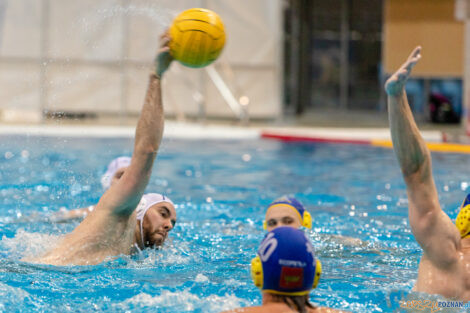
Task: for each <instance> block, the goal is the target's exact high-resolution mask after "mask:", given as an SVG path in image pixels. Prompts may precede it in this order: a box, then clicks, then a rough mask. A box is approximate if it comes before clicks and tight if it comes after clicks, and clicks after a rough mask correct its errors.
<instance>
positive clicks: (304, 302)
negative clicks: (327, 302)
mask: <svg viewBox="0 0 470 313" xmlns="http://www.w3.org/2000/svg"><path fill="white" fill-rule="evenodd" d="M271 296H272V297H273V300H274V302H284V303H285V304H287V306H288V307H289V308H291V309H293V310H296V311H297V312H299V313H307V308H311V309H315V306H314V305H313V304H311V303H310V301H309V299H308V298H309V295H303V296H283V295H275V294H271Z"/></svg>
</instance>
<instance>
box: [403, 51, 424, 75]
mask: <svg viewBox="0 0 470 313" xmlns="http://www.w3.org/2000/svg"><path fill="white" fill-rule="evenodd" d="M420 59H421V46H417V47H416V48H415V49H414V50H413V52H411V54H410V56H409V57H408V60H406V65H405V68H406V69H407V70H408V71H411V69H413V67H414V66H415V65H416V63H418V61H419V60H420Z"/></svg>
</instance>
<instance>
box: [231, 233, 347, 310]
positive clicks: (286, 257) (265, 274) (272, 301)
mask: <svg viewBox="0 0 470 313" xmlns="http://www.w3.org/2000/svg"><path fill="white" fill-rule="evenodd" d="M320 274H321V263H320V261H319V260H318V259H317V258H316V257H315V252H314V249H313V246H312V244H311V243H310V241H309V240H308V239H307V237H306V236H305V234H304V233H303V232H302V231H300V230H298V229H295V228H293V227H286V226H281V227H277V228H276V229H274V230H272V231H271V232H269V233H268V234H266V236H265V237H264V239H263V241H262V242H261V245H260V246H259V248H258V254H257V256H256V257H255V258H254V259H253V260H252V261H251V276H252V278H253V282H254V284H255V285H256V287H258V288H259V289H260V290H261V293H262V305H261V306H256V307H249V308H239V309H234V310H231V311H229V312H231V313H235V312H246V313H264V312H266V313H291V312H300V313H326V312H329V313H334V312H342V311H338V310H335V309H330V308H324V307H323V308H321V307H315V306H314V305H313V304H312V303H310V301H309V294H310V291H311V290H312V289H314V288H316V286H317V284H318V282H319V280H320ZM227 313H228V312H227Z"/></svg>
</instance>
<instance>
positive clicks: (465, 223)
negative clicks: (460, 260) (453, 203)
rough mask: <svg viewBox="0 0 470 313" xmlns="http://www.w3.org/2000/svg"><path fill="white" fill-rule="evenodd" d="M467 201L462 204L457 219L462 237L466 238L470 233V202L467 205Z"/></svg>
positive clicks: (456, 222) (456, 223) (456, 224)
mask: <svg viewBox="0 0 470 313" xmlns="http://www.w3.org/2000/svg"><path fill="white" fill-rule="evenodd" d="M464 204H465V201H464V203H463V204H462V208H461V209H460V212H459V215H457V219H456V220H455V226H457V229H458V230H459V232H460V237H461V238H466V237H468V236H469V235H470V204H467V205H465V206H464Z"/></svg>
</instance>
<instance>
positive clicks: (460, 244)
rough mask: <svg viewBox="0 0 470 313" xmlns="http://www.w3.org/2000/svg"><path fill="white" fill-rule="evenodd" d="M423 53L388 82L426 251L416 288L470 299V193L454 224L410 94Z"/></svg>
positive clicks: (414, 226) (413, 213)
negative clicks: (441, 201) (443, 201)
mask: <svg viewBox="0 0 470 313" xmlns="http://www.w3.org/2000/svg"><path fill="white" fill-rule="evenodd" d="M420 58H421V47H417V48H415V50H414V51H413V52H412V53H411V54H410V56H409V57H408V59H407V60H406V62H405V63H404V64H403V65H402V66H401V67H400V68H399V69H398V70H397V71H396V72H395V73H394V74H393V75H392V76H391V77H390V78H389V79H388V80H387V82H386V83H385V90H386V92H387V98H388V114H389V120H390V131H391V134H392V141H393V149H394V150H395V154H396V156H397V158H398V162H399V164H400V167H401V171H402V173H403V177H404V180H405V183H406V187H407V193H408V202H409V204H408V205H409V210H408V215H409V220H410V226H411V230H412V231H413V234H414V236H415V238H416V240H417V241H418V243H419V245H420V246H421V248H422V249H423V251H424V253H423V256H422V258H421V261H420V264H419V269H418V279H417V281H416V285H415V287H414V289H415V290H416V291H419V292H426V293H430V294H440V295H442V296H444V297H446V298H449V299H454V300H461V301H470V271H469V268H470V236H469V231H470V224H469V218H470V214H469V212H470V206H468V205H469V203H470V201H469V199H468V197H467V199H466V200H465V201H464V203H463V205H462V209H461V212H460V214H459V216H458V218H457V227H456V225H454V224H453V223H452V221H451V219H450V218H449V216H447V214H446V213H445V212H444V211H443V210H442V209H441V207H440V205H439V198H438V194H437V189H436V185H435V184H434V179H433V175H432V167H431V154H430V152H429V149H428V148H427V146H426V143H425V141H424V139H423V138H422V137H421V135H420V133H419V130H418V127H417V126H416V123H415V121H414V119H413V114H412V112H411V109H410V106H409V104H408V100H407V97H406V92H405V84H406V81H407V80H408V77H409V76H410V74H411V70H412V68H413V67H414V66H415V65H416V63H417V62H418V60H419V59H420Z"/></svg>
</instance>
